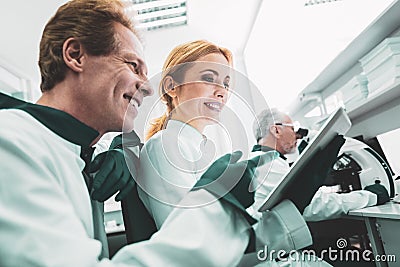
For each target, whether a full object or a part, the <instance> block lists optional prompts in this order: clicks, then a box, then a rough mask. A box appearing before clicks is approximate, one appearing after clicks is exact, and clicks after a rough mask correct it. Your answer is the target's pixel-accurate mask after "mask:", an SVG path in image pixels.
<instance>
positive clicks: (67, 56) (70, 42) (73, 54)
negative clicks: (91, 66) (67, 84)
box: [62, 37, 84, 72]
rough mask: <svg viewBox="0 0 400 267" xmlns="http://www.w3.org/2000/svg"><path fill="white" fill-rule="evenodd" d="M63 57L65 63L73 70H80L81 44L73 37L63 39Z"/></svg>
mask: <svg viewBox="0 0 400 267" xmlns="http://www.w3.org/2000/svg"><path fill="white" fill-rule="evenodd" d="M62 52H63V59H64V62H65V64H66V65H67V66H68V67H69V68H70V69H71V70H73V71H76V72H81V71H82V65H83V64H82V59H83V54H84V53H83V52H84V51H83V47H82V44H81V43H80V42H79V41H78V40H76V39H75V38H73V37H70V38H68V39H67V40H65V42H64V44H63V50H62Z"/></svg>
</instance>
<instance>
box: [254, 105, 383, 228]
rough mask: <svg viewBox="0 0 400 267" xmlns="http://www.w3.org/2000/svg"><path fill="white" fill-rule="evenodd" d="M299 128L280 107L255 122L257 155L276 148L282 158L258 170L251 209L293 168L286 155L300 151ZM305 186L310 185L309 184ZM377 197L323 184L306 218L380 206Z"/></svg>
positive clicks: (322, 216) (324, 218)
mask: <svg viewBox="0 0 400 267" xmlns="http://www.w3.org/2000/svg"><path fill="white" fill-rule="evenodd" d="M295 130H296V129H295V124H294V123H293V121H292V119H291V118H290V116H289V115H288V114H285V113H284V112H282V111H279V110H278V109H276V108H273V109H265V110H263V111H262V112H261V113H260V114H259V115H258V116H257V119H256V121H255V122H254V124H253V132H254V136H255V138H256V140H257V145H255V146H254V147H253V150H252V152H254V153H253V154H255V155H259V154H261V153H264V152H267V151H273V150H276V151H278V152H279V155H280V157H279V158H276V159H275V160H273V161H272V162H269V163H268V164H265V165H264V166H262V167H260V168H258V169H257V170H256V177H257V178H256V179H257V180H256V187H255V188H256V192H255V203H254V204H253V206H252V209H250V210H251V212H252V213H253V214H257V210H258V209H259V208H260V207H261V205H262V204H263V203H264V201H265V199H266V198H267V196H268V195H269V193H270V192H271V191H272V189H273V188H274V187H275V186H277V185H278V184H279V183H280V182H281V180H282V178H283V177H284V175H285V174H286V173H287V172H288V171H289V169H290V166H289V163H288V162H287V160H286V157H285V155H287V154H291V153H294V152H296V148H297V146H296V145H297V139H298V138H299V136H298V135H297V134H296V131H295ZM253 156H254V155H253ZM316 164H320V163H316ZM305 186H310V185H308V184H305ZM299 190H300V189H299ZM377 200H378V199H377V195H376V194H375V193H373V192H370V191H367V190H357V191H352V192H350V193H344V194H339V193H332V192H331V191H330V190H329V188H328V187H325V186H322V187H321V188H319V190H318V191H317V192H316V193H315V195H314V196H313V197H312V200H311V202H310V203H309V204H308V206H306V207H305V208H304V211H303V217H304V218H305V220H306V221H322V220H328V219H334V218H338V217H340V216H342V215H344V214H346V213H347V212H348V211H349V210H352V209H360V208H364V207H368V206H373V205H376V204H377Z"/></svg>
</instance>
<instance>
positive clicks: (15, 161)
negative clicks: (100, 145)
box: [0, 109, 249, 267]
mask: <svg viewBox="0 0 400 267" xmlns="http://www.w3.org/2000/svg"><path fill="white" fill-rule="evenodd" d="M58 113H60V111H58ZM61 113H62V112H61ZM63 114H64V113H63ZM50 117H51V116H50ZM51 120H52V119H51V118H50V121H51ZM71 121H74V122H75V124H74V125H75V126H77V125H79V127H76V128H69V127H68V126H67V127H66V128H65V131H63V132H61V133H59V134H56V133H55V132H54V131H53V130H50V128H51V127H50V128H49V127H48V126H49V125H50V126H51V125H52V126H56V127H57V126H60V125H62V126H65V125H68V124H69V123H70V122H71ZM0 124H1V127H0V144H1V149H0V159H1V163H0V164H1V171H0V226H1V227H0V240H1V244H0V266H2V267H15V266H43V267H47V266H49V267H50V266H51V267H53V266H60V267H71V266H79V267H89V266H90V267H94V266H174V267H179V266H182V267H184V266H185V267H186V266H234V265H236V263H237V262H238V261H239V260H240V257H241V255H240V254H238V253H236V252H237V251H241V252H242V251H244V249H245V248H246V246H247V243H248V239H249V237H248V236H249V235H248V229H249V228H248V227H249V226H248V224H247V222H246V221H245V220H244V219H243V218H242V215H240V214H238V213H237V212H236V211H235V210H233V209H232V208H231V207H230V206H229V205H224V204H223V203H221V202H219V201H214V202H212V203H211V204H210V205H207V206H205V207H204V208H201V209H175V210H173V211H172V212H171V216H169V217H168V219H167V220H165V222H164V223H163V226H162V228H161V229H160V231H159V232H157V233H156V234H154V235H153V236H152V238H151V239H150V240H149V241H145V242H140V243H136V244H132V245H129V246H125V247H124V248H122V249H121V250H120V251H119V252H117V254H116V255H115V256H114V257H113V259H112V260H108V259H102V260H100V261H99V260H98V256H99V255H100V252H101V243H100V242H99V241H97V240H95V239H93V235H94V234H93V219H92V214H91V213H92V210H91V205H90V198H89V193H88V189H87V187H86V184H85V182H84V179H83V177H82V174H81V171H82V169H83V167H84V162H83V160H82V159H81V158H80V152H81V146H80V145H79V144H77V143H74V142H73V141H71V140H70V139H66V138H65V136H66V137H68V135H74V134H75V135H79V134H82V131H83V130H87V129H86V128H89V127H87V126H85V125H83V124H82V123H80V122H78V121H77V120H75V119H73V118H72V117H71V116H69V115H68V114H64V115H62V116H56V119H55V120H54V118H53V121H52V122H49V121H48V124H49V125H47V126H45V125H44V124H43V123H41V122H39V121H38V120H37V119H35V118H34V117H32V116H31V115H30V114H28V113H26V112H25V111H22V110H14V109H13V110H0ZM61 135H65V136H64V137H61ZM89 143H90V142H89ZM89 143H87V144H89ZM87 144H86V145H87ZM204 196H206V197H209V196H211V194H209V193H208V192H207V191H204V190H199V191H195V192H190V193H188V195H187V196H186V197H185V199H189V201H191V199H196V198H203V197H204ZM185 199H183V200H182V201H183V205H186V204H185V203H184V202H185ZM193 227H194V228H197V229H200V231H199V232H196V231H193ZM202 228H204V229H208V230H209V231H208V232H207V231H202V230H201V229H202Z"/></svg>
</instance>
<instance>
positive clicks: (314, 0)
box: [304, 0, 341, 6]
mask: <svg viewBox="0 0 400 267" xmlns="http://www.w3.org/2000/svg"><path fill="white" fill-rule="evenodd" d="M336 1H341V0H307V1H306V2H305V3H304V6H312V5H318V4H325V3H330V2H336Z"/></svg>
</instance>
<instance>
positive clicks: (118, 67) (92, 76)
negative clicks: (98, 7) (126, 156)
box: [82, 24, 153, 132]
mask: <svg viewBox="0 0 400 267" xmlns="http://www.w3.org/2000/svg"><path fill="white" fill-rule="evenodd" d="M115 36H116V39H117V40H118V41H119V49H118V51H117V52H113V53H112V54H110V55H107V56H91V55H88V57H87V65H86V69H85V76H84V83H85V92H83V93H82V97H83V98H86V99H85V105H86V108H88V109H90V110H91V111H92V114H93V117H94V118H96V121H94V123H93V124H94V126H95V128H96V129H97V130H98V131H99V132H108V131H121V129H122V130H124V131H126V132H129V131H131V130H132V129H133V120H134V119H135V117H136V116H137V114H138V108H139V106H140V105H141V104H142V101H143V98H144V97H145V96H148V95H152V94H153V90H152V89H151V88H150V87H148V86H146V82H147V66H146V64H145V62H144V57H143V54H144V53H143V48H142V45H141V43H140V42H139V40H138V38H137V37H136V35H135V34H134V33H133V32H131V31H130V30H129V29H128V28H126V27H124V26H122V25H121V24H116V25H115Z"/></svg>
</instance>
